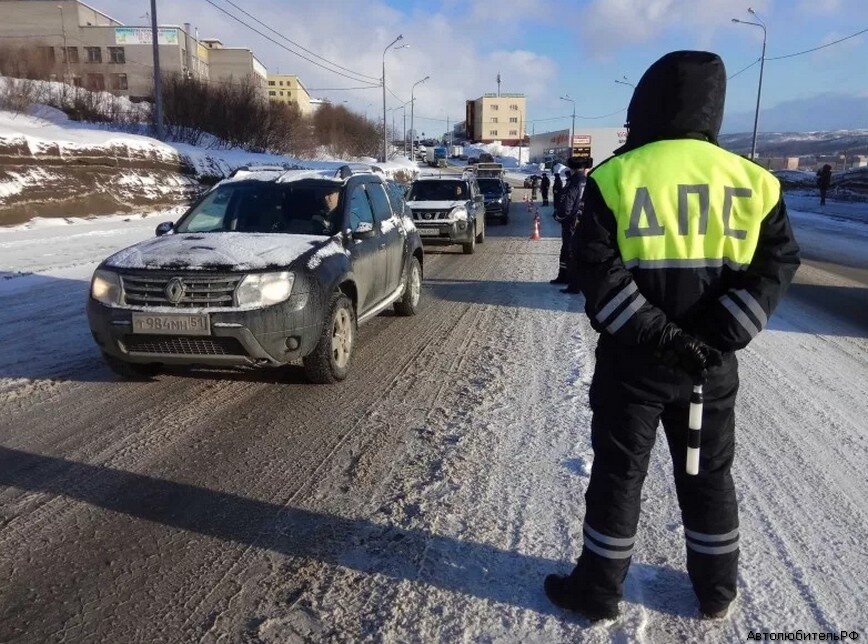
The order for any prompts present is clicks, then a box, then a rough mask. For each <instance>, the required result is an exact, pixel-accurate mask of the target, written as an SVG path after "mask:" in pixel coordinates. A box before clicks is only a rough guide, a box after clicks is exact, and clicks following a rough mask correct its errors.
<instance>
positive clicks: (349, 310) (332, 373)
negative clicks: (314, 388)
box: [303, 291, 357, 385]
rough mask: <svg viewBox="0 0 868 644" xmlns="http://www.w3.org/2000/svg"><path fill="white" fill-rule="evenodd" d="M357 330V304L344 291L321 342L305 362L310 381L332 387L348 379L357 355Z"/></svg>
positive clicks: (335, 298) (335, 296) (332, 307)
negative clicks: (354, 307)
mask: <svg viewBox="0 0 868 644" xmlns="http://www.w3.org/2000/svg"><path fill="white" fill-rule="evenodd" d="M356 330H357V324H356V312H355V311H354V310H353V303H352V302H350V298H348V297H347V296H346V295H344V294H343V293H342V292H341V291H335V293H334V294H333V295H332V299H331V301H330V302H329V307H328V314H327V315H326V319H325V324H323V328H322V331H321V332H320V336H319V340H318V341H317V343H316V346H315V347H314V349H313V351H311V352H310V353H309V354H308V355H307V356H305V357H304V360H303V363H304V373H305V375H306V376H307V378H308V380H310V381H311V382H313V383H316V384H319V385H330V384H333V383H336V382H340V381H341V380H343V379H344V378H346V377H347V374H348V373H349V372H350V364H351V363H352V359H353V355H354V353H355V347H356Z"/></svg>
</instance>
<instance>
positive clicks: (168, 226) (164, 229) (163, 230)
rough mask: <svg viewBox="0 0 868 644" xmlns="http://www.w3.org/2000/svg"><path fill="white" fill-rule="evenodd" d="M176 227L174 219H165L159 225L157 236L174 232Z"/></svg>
mask: <svg viewBox="0 0 868 644" xmlns="http://www.w3.org/2000/svg"><path fill="white" fill-rule="evenodd" d="M174 227H175V223H174V222H172V221H164V222H163V223H161V224H158V225H157V230H156V233H157V237H162V236H163V235H165V234H167V233H170V232H172V229H173V228H174Z"/></svg>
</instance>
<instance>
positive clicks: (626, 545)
mask: <svg viewBox="0 0 868 644" xmlns="http://www.w3.org/2000/svg"><path fill="white" fill-rule="evenodd" d="M582 538H583V540H584V545H585V548H587V549H588V550H590V551H591V552H593V553H595V554H598V555H600V556H601V557H605V558H606V559H628V558H629V557H631V556H632V555H633V544H634V543H635V542H636V537H635V536H634V537H626V538H625V537H609V536H607V535H605V534H603V533H602V532H598V531H597V530H594V529H593V528H592V527H591V526H589V525H588V524H587V523H585V524H584V525H583V526H582Z"/></svg>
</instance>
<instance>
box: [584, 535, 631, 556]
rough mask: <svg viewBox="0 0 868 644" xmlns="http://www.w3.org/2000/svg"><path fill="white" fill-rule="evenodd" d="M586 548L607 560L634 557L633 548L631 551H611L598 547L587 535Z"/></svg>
mask: <svg viewBox="0 0 868 644" xmlns="http://www.w3.org/2000/svg"><path fill="white" fill-rule="evenodd" d="M585 548H587V549H588V550H590V551H591V552H594V553H596V554H598V555H600V556H601V557H605V558H606V559H629V558H630V557H632V556H633V548H630V549H629V550H609V549H608V548H603V547H601V546H598V545H597V544H596V543H594V542H593V541H591V540H590V539H589V538H588V537H587V535H585Z"/></svg>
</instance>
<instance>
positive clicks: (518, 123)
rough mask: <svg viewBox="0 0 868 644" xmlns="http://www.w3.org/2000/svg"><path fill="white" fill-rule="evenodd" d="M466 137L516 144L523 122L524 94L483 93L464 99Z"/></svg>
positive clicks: (522, 128) (525, 113)
mask: <svg viewBox="0 0 868 644" xmlns="http://www.w3.org/2000/svg"><path fill="white" fill-rule="evenodd" d="M466 123H467V138H468V139H470V140H471V141H479V142H482V143H491V142H492V141H500V142H501V143H503V144H504V145H518V143H519V142H520V141H522V140H523V139H524V133H525V130H526V127H525V126H526V124H527V99H526V98H525V96H524V94H485V95H483V96H481V97H479V98H477V99H476V100H472V101H467V118H466Z"/></svg>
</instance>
